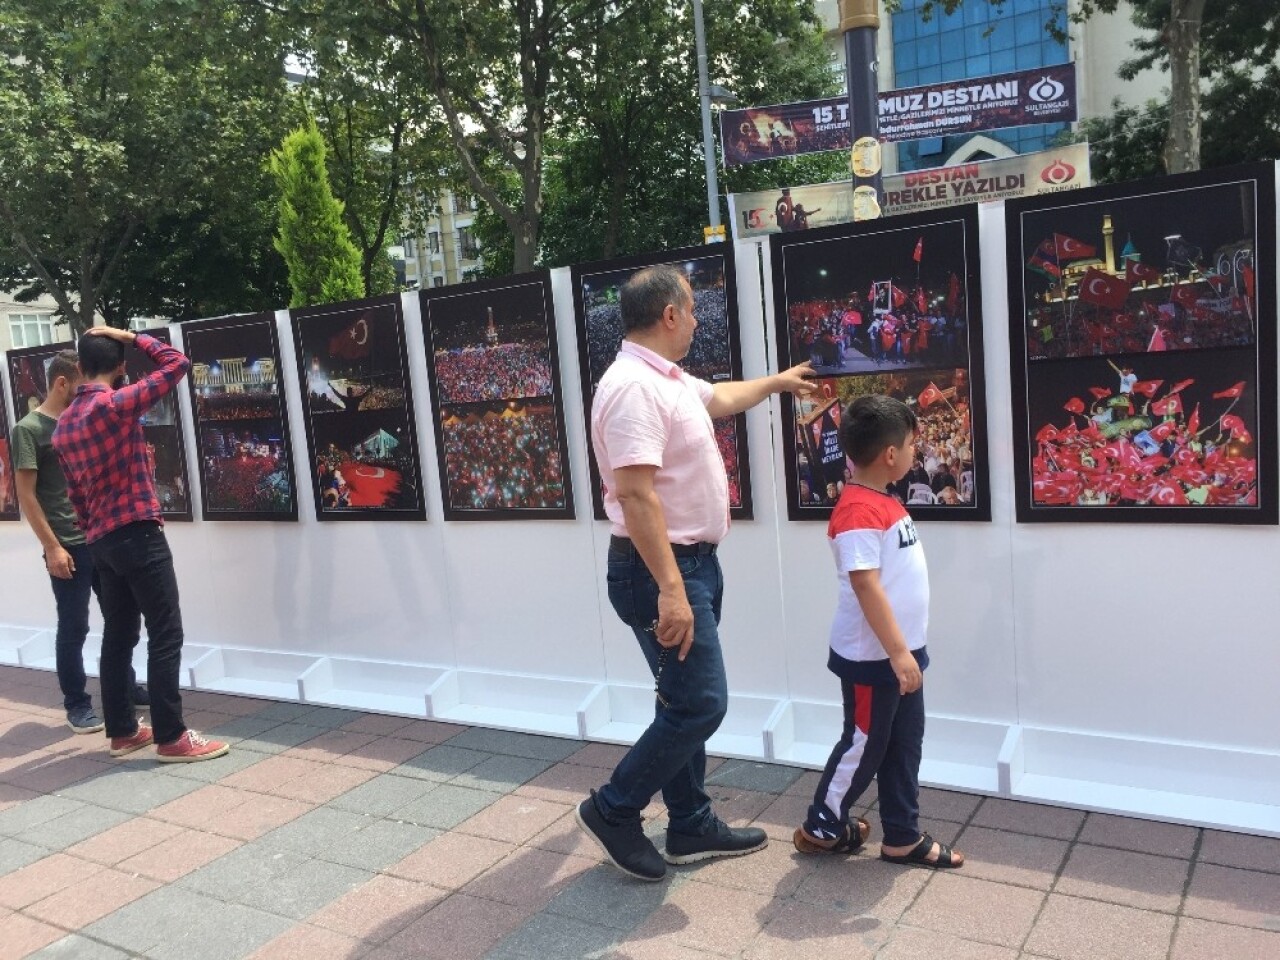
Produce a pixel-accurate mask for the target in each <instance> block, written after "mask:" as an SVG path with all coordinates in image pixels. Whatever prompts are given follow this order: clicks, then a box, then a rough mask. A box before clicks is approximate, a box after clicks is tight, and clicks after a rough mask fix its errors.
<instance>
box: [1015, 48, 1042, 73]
mask: <svg viewBox="0 0 1280 960" xmlns="http://www.w3.org/2000/svg"><path fill="white" fill-rule="evenodd" d="M1013 62H1014V64H1015V65H1016V67H1017V69H1019V70H1030V69H1031V68H1032V67H1042V66H1044V57H1043V56H1042V55H1041V53H1040V44H1038V43H1037V44H1033V45H1032V46H1029V47H1014V49H1013Z"/></svg>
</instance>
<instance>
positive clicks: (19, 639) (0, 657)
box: [0, 626, 47, 667]
mask: <svg viewBox="0 0 1280 960" xmlns="http://www.w3.org/2000/svg"><path fill="white" fill-rule="evenodd" d="M45 632H47V631H44V630H36V629H34V628H32V627H4V626H0V664H6V665H8V666H11V667H20V666H22V665H23V663H22V656H21V654H22V648H23V646H25V645H26V644H28V643H30V642H31V641H32V640H35V639H36V638H37V637H38V636H40V634H42V633H45Z"/></svg>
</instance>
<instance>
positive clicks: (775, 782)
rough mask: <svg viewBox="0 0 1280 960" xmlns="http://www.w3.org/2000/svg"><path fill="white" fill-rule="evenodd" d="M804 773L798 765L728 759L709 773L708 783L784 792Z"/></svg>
mask: <svg viewBox="0 0 1280 960" xmlns="http://www.w3.org/2000/svg"><path fill="white" fill-rule="evenodd" d="M803 773H804V771H803V770H800V769H798V768H797V767H780V766H778V765H777V764H773V763H757V762H756V761H754V760H726V761H725V762H724V763H722V764H720V766H718V767H716V769H715V770H713V771H712V772H711V773H709V774H708V775H707V785H708V786H710V785H712V784H715V785H716V786H724V787H737V788H739V789H740V790H755V791H758V792H760V793H782V792H783V791H784V790H786V789H787V787H789V786H791V784H793V783H795V782H796V781H797V780H799V779H800V777H801V775H802V774H803Z"/></svg>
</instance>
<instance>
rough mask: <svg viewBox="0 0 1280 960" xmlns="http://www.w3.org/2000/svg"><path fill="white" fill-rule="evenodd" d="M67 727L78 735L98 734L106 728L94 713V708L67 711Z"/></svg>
mask: <svg viewBox="0 0 1280 960" xmlns="http://www.w3.org/2000/svg"><path fill="white" fill-rule="evenodd" d="M67 726H69V727H70V728H71V729H72V730H74V731H75V732H76V733H97V732H98V731H99V730H102V729H104V728H105V727H106V724H105V723H103V722H102V721H101V720H100V719H98V715H97V714H96V713H94V712H93V707H77V708H76V709H75V710H68V711H67Z"/></svg>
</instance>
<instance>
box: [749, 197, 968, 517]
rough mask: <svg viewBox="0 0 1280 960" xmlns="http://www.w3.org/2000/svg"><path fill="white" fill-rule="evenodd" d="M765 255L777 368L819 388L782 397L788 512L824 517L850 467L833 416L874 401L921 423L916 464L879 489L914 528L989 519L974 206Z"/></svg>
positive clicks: (809, 234)
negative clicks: (810, 372) (811, 378)
mask: <svg viewBox="0 0 1280 960" xmlns="http://www.w3.org/2000/svg"><path fill="white" fill-rule="evenodd" d="M770 248H771V254H772V265H773V297H774V316H775V318H776V320H775V327H776V336H777V346H778V366H779V367H780V368H783V369H785V368H787V367H789V366H792V365H794V364H797V363H803V362H804V361H806V360H807V361H809V363H810V364H812V366H813V369H814V371H815V372H816V373H817V374H818V383H819V388H818V391H817V392H816V394H814V395H812V396H810V397H808V398H806V399H798V398H796V397H793V396H792V395H790V394H784V395H783V397H782V415H783V420H784V423H785V424H786V429H785V430H784V431H783V437H782V439H783V455H784V458H785V468H786V475H787V516H788V517H789V518H790V519H792V520H826V519H827V518H829V517H830V516H831V510H832V507H833V506H834V505H835V502H836V499H837V498H838V497H839V496H840V493H841V491H843V490H844V485H845V483H846V482H847V481H848V480H849V478H850V475H851V470H852V466H853V465H852V464H851V463H849V462H848V460H847V458H846V457H845V455H844V453H843V451H842V450H841V447H840V413H841V410H842V409H843V407H844V406H845V405H846V404H848V403H849V402H850V401H851V400H854V399H856V398H857V397H860V396H864V395H867V394H883V395H886V396H891V397H896V398H897V399H899V400H902V401H903V402H904V403H906V404H907V405H908V406H910V407H911V408H912V409H913V410H914V411H915V413H916V416H917V417H919V419H920V437H919V440H918V441H917V445H916V455H917V460H916V463H914V464H913V465H912V468H911V471H910V473H908V474H907V476H906V477H905V478H903V480H902V481H901V482H900V483H897V484H895V485H894V486H892V487H891V488H890V489H889V492H890V493H892V494H893V495H894V496H896V497H897V498H898V499H899V500H901V501H902V502H903V503H904V504H906V505H907V508H908V509H909V510H910V512H911V515H912V517H913V518H915V519H917V520H990V519H991V487H990V481H989V479H988V477H989V465H988V460H987V417H986V400H985V398H986V390H985V385H984V381H983V375H982V304H981V284H980V282H979V274H978V262H979V251H978V209H977V207H976V206H967V207H953V208H950V209H947V210H940V211H935V212H930V213H926V214H908V215H902V216H896V217H893V218H891V219H887V220H877V221H872V222H869V223H859V224H844V225H841V226H833V227H826V228H822V229H817V230H809V231H806V232H800V233H786V234H775V235H773V236H772V237H770Z"/></svg>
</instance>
